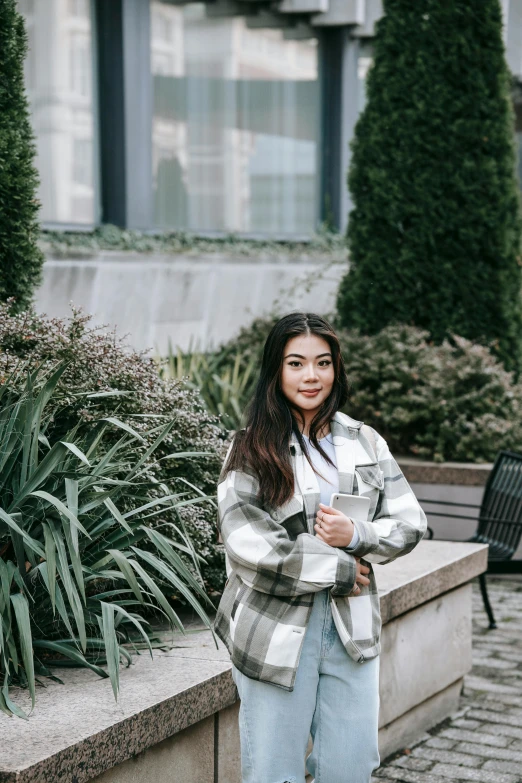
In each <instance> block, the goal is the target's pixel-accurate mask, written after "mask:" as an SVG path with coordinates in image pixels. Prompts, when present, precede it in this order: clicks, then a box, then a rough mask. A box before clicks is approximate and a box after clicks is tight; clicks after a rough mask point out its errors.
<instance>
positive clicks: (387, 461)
mask: <svg viewBox="0 0 522 783" xmlns="http://www.w3.org/2000/svg"><path fill="white" fill-rule="evenodd" d="M330 428H331V432H332V436H333V441H334V446H335V454H336V458H337V468H338V471H339V492H343V493H347V494H359V495H365V496H366V497H368V498H370V510H369V514H368V520H370V521H365V520H361V519H354V524H355V526H356V528H357V532H358V534H359V541H358V544H357V546H356V547H355V548H354V549H353V551H351V553H349V552H348V551H346V550H345V549H344V548H342V547H331V546H330V545H329V544H326V543H325V542H324V541H322V540H321V539H320V538H318V537H317V536H316V535H315V531H314V523H315V517H316V512H317V508H318V503H319V500H320V491H319V484H318V481H317V477H316V474H315V473H314V471H313V470H312V468H311V466H310V465H309V463H308V461H307V460H306V458H305V456H304V455H303V453H302V451H301V448H300V446H299V443H298V441H297V438H296V437H295V435H292V437H291V440H290V452H291V459H292V465H293V468H294V477H295V491H294V495H293V497H291V498H290V500H289V501H288V502H287V503H285V504H284V505H283V506H281V507H279V508H271V509H268V508H265V507H262V506H261V504H260V502H259V500H258V497H257V496H258V489H259V484H258V481H257V479H256V478H254V477H253V476H252V475H250V474H249V473H247V472H243V471H232V472H230V473H228V475H224V473H223V471H222V474H221V476H220V479H219V482H218V528H219V532H220V536H221V539H222V541H223V543H224V545H225V562H226V569H227V576H228V580H227V582H226V585H225V589H224V592H223V595H222V596H221V600H220V602H219V606H218V609H217V613H216V617H215V620H214V624H213V625H214V630H215V632H216V635H217V636H218V637H219V638H220V639H221V640H222V641H223V643H224V644H225V646H226V647H227V650H228V652H229V653H230V656H231V660H232V662H233V663H234V665H235V666H236V667H237V668H238V669H239V670H240V671H241V672H243V674H245V675H246V676H247V677H251V678H252V679H255V680H262V681H266V682H270V683H273V684H274V685H277V686H279V687H281V688H284V689H285V690H288V691H292V690H293V688H294V681H295V676H296V672H297V666H298V663H299V657H300V654H301V649H302V646H303V641H304V634H305V631H306V627H307V624H308V619H309V617H310V613H311V610H312V605H313V599H314V593H315V592H317V591H319V590H323V589H324V588H330V590H329V595H330V600H331V609H332V615H333V619H334V621H335V625H336V628H337V630H338V632H339V636H340V638H341V641H342V643H343V645H344V647H345V649H346V652H347V653H348V655H350V656H351V657H352V658H353V659H354V660H355V661H358V662H360V663H363V662H364V661H366V660H368V659H370V658H374V657H375V656H377V655H378V654H379V653H380V632H381V618H380V605H379V596H378V593H377V585H376V582H375V576H374V573H373V568H372V565H371V564H372V563H389V562H391V561H392V560H394V559H395V558H396V557H400V556H402V555H406V554H408V552H411V550H412V549H413V548H414V547H415V546H416V545H417V544H418V542H419V541H420V540H421V539H422V537H423V535H424V533H425V531H426V516H425V514H424V512H423V510H422V508H421V507H420V505H419V503H418V501H417V499H416V498H415V495H414V494H413V492H412V490H411V488H410V486H409V484H408V482H407V481H406V479H405V477H404V475H403V473H402V471H401V469H400V468H399V466H398V464H397V462H396V461H395V459H394V458H393V456H392V455H391V453H390V450H389V449H388V445H387V443H386V441H385V440H384V438H383V437H382V436H381V435H379V434H378V433H377V432H376V431H375V430H371V428H370V427H368V426H367V425H363V423H362V422H360V421H356V420H355V419H352V418H351V417H350V416H347V415H346V414H344V413H340V412H337V413H336V414H335V415H334V417H333V418H332V420H331V422H330ZM356 556H358V557H360V558H361V562H362V563H363V564H364V565H367V566H369V567H370V574H369V579H370V584H369V586H362V585H361V586H360V587H361V590H360V593H358V594H357V595H350V594H351V593H352V590H353V587H354V585H355V576H356V562H355V559H354V558H355V557H356Z"/></svg>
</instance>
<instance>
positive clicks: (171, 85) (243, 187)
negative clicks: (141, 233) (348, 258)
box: [151, 1, 319, 235]
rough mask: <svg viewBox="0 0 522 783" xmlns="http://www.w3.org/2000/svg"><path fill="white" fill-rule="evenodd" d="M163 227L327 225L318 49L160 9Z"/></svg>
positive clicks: (185, 10) (195, 11)
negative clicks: (322, 213)
mask: <svg viewBox="0 0 522 783" xmlns="http://www.w3.org/2000/svg"><path fill="white" fill-rule="evenodd" d="M151 14H152V19H151V36H152V40H151V58H152V73H153V79H154V117H153V177H154V194H155V223H156V225H157V226H158V227H160V228H176V229H188V230H192V231H238V232H249V233H258V234H281V235H298V234H309V233H311V232H312V231H313V230H314V229H315V227H316V222H317V193H316V188H317V182H318V176H317V150H316V146H317V134H318V126H319V122H318V112H319V102H318V84H317V47H316V42H315V40H313V39H312V40H304V41H292V40H285V38H284V36H283V32H282V31H281V30H270V29H249V28H248V27H247V24H246V21H245V19H244V18H241V17H228V18H219V19H216V18H208V17H207V16H206V13H205V5H204V4H203V3H192V4H190V5H187V6H184V7H180V6H177V7H176V6H173V5H171V4H167V3H164V2H160V1H154V2H152V4H151Z"/></svg>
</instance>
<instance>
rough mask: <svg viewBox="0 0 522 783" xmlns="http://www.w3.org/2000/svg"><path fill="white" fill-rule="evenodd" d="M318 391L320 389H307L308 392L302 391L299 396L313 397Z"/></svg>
mask: <svg viewBox="0 0 522 783" xmlns="http://www.w3.org/2000/svg"><path fill="white" fill-rule="evenodd" d="M320 391H321V389H308V391H302V392H301V394H304V396H305V397H315V395H316V394H319V392H320Z"/></svg>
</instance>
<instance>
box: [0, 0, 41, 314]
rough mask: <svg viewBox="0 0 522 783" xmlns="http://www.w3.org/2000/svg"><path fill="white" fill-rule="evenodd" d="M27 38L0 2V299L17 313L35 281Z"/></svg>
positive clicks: (11, 6)
mask: <svg viewBox="0 0 522 783" xmlns="http://www.w3.org/2000/svg"><path fill="white" fill-rule="evenodd" d="M26 50H27V35H26V32H25V29H24V20H23V17H22V15H21V14H19V13H18V11H17V10H16V0H0V300H6V299H7V298H8V297H15V299H16V302H15V304H16V307H17V309H19V310H21V309H23V308H24V307H25V306H27V305H28V304H29V302H30V301H31V299H32V296H33V291H34V289H35V288H36V286H37V285H38V283H39V282H40V278H41V271H42V265H43V253H42V252H41V250H40V249H39V247H38V236H39V231H40V229H39V226H38V209H39V203H38V201H37V200H36V191H37V187H38V175H37V172H36V169H35V167H34V163H33V160H34V156H35V147H34V141H33V132H32V130H31V124H30V121H29V108H28V104H27V97H26V95H25V87H24V67H23V66H24V57H25V53H26Z"/></svg>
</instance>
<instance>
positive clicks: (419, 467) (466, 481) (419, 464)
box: [396, 457, 493, 487]
mask: <svg viewBox="0 0 522 783" xmlns="http://www.w3.org/2000/svg"><path fill="white" fill-rule="evenodd" d="M396 459H397V462H398V463H399V466H400V468H401V470H402V472H403V473H404V475H405V476H406V479H407V481H409V482H410V483H417V484H459V485H461V486H466V487H483V486H485V484H486V481H487V480H488V476H489V474H490V473H491V469H492V467H493V463H492V462H485V463H478V462H428V461H426V462H425V461H423V460H419V459H415V458H414V457H397V458H396Z"/></svg>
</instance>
